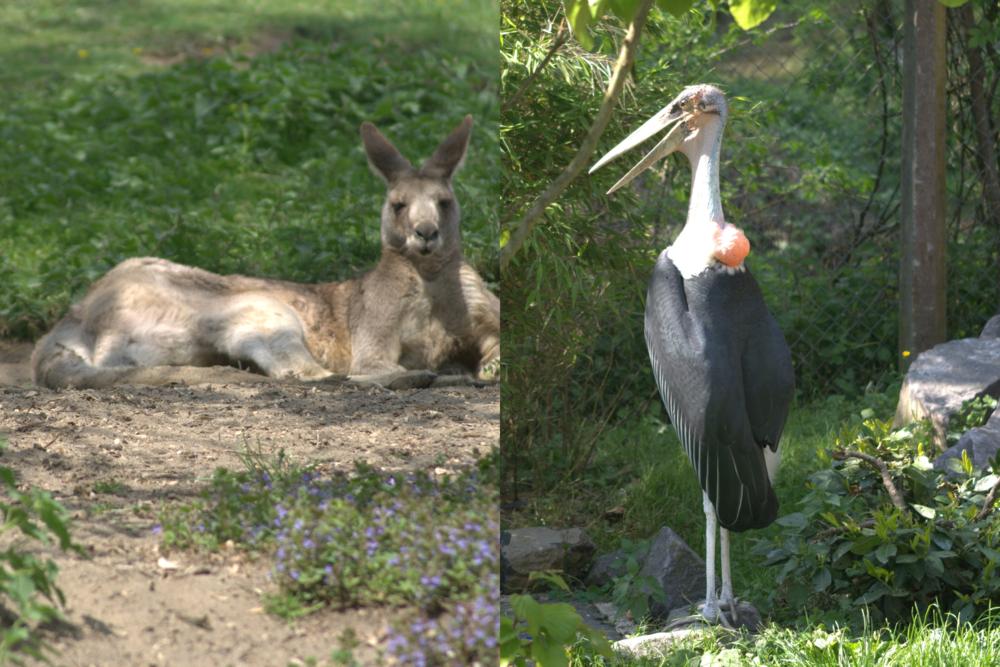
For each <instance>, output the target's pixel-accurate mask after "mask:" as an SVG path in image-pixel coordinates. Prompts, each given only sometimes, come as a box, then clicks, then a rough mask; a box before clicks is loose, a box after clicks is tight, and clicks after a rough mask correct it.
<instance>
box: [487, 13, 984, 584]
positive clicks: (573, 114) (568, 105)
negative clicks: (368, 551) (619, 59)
mask: <svg viewBox="0 0 1000 667" xmlns="http://www.w3.org/2000/svg"><path fill="white" fill-rule="evenodd" d="M778 5H779V8H778V11H777V12H776V13H775V14H774V15H773V16H772V17H771V18H770V19H769V20H768V21H767V22H766V23H764V24H763V25H762V26H761V27H760V28H758V29H756V30H753V31H751V32H742V31H740V30H739V29H737V28H736V27H735V26H734V25H733V24H732V23H731V19H730V18H729V17H728V14H727V13H726V12H725V11H724V10H721V9H720V10H718V11H717V10H716V9H713V6H714V3H709V2H696V3H695V4H694V8H693V10H692V11H691V12H690V13H689V14H687V15H686V16H684V17H682V18H679V19H677V18H673V17H671V16H669V15H667V14H664V13H661V12H658V11H657V10H655V9H654V10H653V13H652V15H651V19H650V23H649V24H648V25H647V30H646V33H645V34H644V36H643V38H642V42H641V44H640V47H639V54H638V57H637V60H636V67H635V71H634V73H633V74H634V76H633V78H632V81H631V85H630V87H629V88H628V89H627V90H626V91H625V94H624V96H623V101H622V103H621V104H620V106H619V109H618V111H617V112H616V114H615V115H614V117H613V119H612V122H611V125H610V126H609V128H608V130H607V131H606V132H605V138H604V140H603V141H602V144H601V146H600V148H599V149H598V154H600V153H603V152H604V151H605V150H607V149H609V148H610V147H611V146H613V145H614V144H615V143H617V141H618V140H620V139H621V138H622V137H623V136H625V135H626V134H627V133H629V132H630V131H631V130H633V129H635V128H636V127H637V126H638V125H639V124H640V123H641V122H642V121H644V120H645V119H647V118H648V117H650V116H651V115H652V114H653V113H655V112H656V111H658V110H659V109H660V108H662V107H663V105H665V104H666V103H667V102H668V101H669V100H670V99H672V98H673V97H674V96H675V95H676V94H677V93H678V92H679V91H680V89H681V88H682V87H683V86H685V85H689V84H693V83H699V82H711V83H716V84H718V85H720V86H721V87H722V88H723V89H724V90H726V92H727V93H728V96H729V100H730V109H731V113H730V120H729V125H728V128H727V131H726V137H725V140H724V143H723V156H722V157H723V165H722V198H723V203H724V207H725V209H726V216H727V219H728V220H729V221H730V222H733V223H735V224H736V225H739V226H741V227H742V228H744V229H745V230H746V232H747V235H748V237H749V238H750V239H751V243H752V244H753V251H752V254H751V256H750V259H749V260H748V262H749V266H750V267H751V269H752V270H753V272H754V274H755V276H756V277H757V279H758V281H759V282H760V284H761V286H762V288H763V290H764V293H765V297H766V299H767V301H768V303H769V304H770V306H771V309H772V310H773V312H774V313H775V315H776V317H777V319H778V321H779V323H780V324H781V327H782V329H783V331H784V333H785V336H786V338H787V339H788V342H789V345H790V346H791V348H792V353H793V358H794V363H795V370H796V377H797V381H798V396H797V401H796V406H795V408H794V409H793V414H792V418H791V421H790V424H789V427H788V429H787V430H786V437H785V440H784V442H783V447H784V451H785V461H784V464H783V465H784V472H783V474H782V476H781V477H780V478H779V482H778V496H779V497H780V498H781V499H782V503H783V505H784V507H785V508H786V510H785V511H794V510H793V509H792V508H794V507H795V506H796V503H797V502H798V500H799V499H801V498H802V495H803V490H804V483H805V481H806V479H807V477H808V475H809V474H810V473H811V472H814V471H815V470H817V469H818V467H819V466H820V465H822V464H821V463H820V462H819V461H818V459H817V456H816V452H817V451H818V450H819V449H821V448H823V447H829V446H832V445H833V441H834V439H835V438H834V434H836V433H837V432H839V430H840V429H841V428H850V427H852V426H851V425H854V426H855V427H856V426H857V425H858V424H859V423H860V416H859V413H860V412H861V411H862V410H865V411H866V414H869V415H870V414H871V411H875V412H876V413H877V414H879V415H882V416H883V417H885V416H891V411H892V408H893V405H894V402H895V391H896V390H897V389H898V381H899V376H898V370H897V369H898V366H899V361H900V355H901V353H902V351H901V350H898V349H897V329H898V318H897V310H898V306H897V281H898V272H899V261H900V260H899V255H898V245H899V243H898V228H899V182H900V171H901V164H900V152H901V149H900V134H901V115H900V114H901V109H900V107H901V98H902V86H901V78H900V77H901V40H902V29H901V20H902V3H901V2H899V3H897V2H890V1H888V0H854V1H852V2H846V3H825V2H814V1H812V0H790V1H788V2H781V3H778ZM965 11H968V12H971V19H972V20H971V22H969V23H964V22H962V21H960V20H959V19H960V18H962V17H964V14H962V13H961V12H965ZM501 12H502V27H501V33H502V48H501V55H502V57H503V59H504V61H503V69H502V75H501V91H502V93H501V95H502V99H503V100H504V106H503V108H502V111H501V123H502V124H501V133H502V143H503V150H504V160H505V169H504V182H503V197H504V201H505V206H504V211H503V212H502V213H501V227H502V229H504V233H505V232H506V227H505V226H506V225H509V224H511V223H513V222H514V221H516V219H517V216H518V214H519V212H521V211H523V210H524V209H525V208H526V206H527V205H528V204H529V203H530V202H531V200H532V199H533V197H534V196H535V194H536V193H538V192H539V191H540V190H541V189H542V188H543V187H544V186H545V185H546V184H547V183H548V182H549V181H550V180H551V179H552V178H553V177H554V176H555V175H556V174H557V173H558V171H559V169H561V168H562V166H563V165H565V164H566V163H567V162H569V160H570V158H571V157H572V155H573V153H574V151H575V149H576V147H577V146H578V145H579V143H580V141H581V139H582V138H583V136H584V134H585V133H586V131H587V128H588V127H589V124H590V119H591V118H592V116H593V114H594V111H595V110H596V108H597V107H598V105H599V103H600V96H601V94H602V92H603V89H604V86H605V83H606V80H607V76H608V73H609V71H610V69H611V65H612V60H613V58H614V56H615V54H616V49H617V46H618V44H619V43H620V41H621V37H622V35H623V33H624V26H621V25H616V24H615V23H614V20H613V19H610V20H609V21H607V22H605V23H604V24H602V25H601V27H600V28H598V29H597V30H596V32H595V38H596V41H597V47H596V48H595V49H594V51H585V50H583V49H581V48H580V47H579V46H578V45H577V44H576V42H575V41H574V40H573V39H572V38H569V39H565V35H564V34H563V31H564V30H565V28H564V27H562V25H563V19H562V15H561V9H560V3H558V2H542V3H534V2H522V1H517V0H504V2H502V3H501ZM949 15H950V17H951V28H950V32H949V37H950V46H949V68H950V71H949V76H950V78H949V84H948V109H949V119H948V160H949V167H950V169H949V183H948V189H949V207H948V230H949V248H948V252H949V276H948V278H949V300H948V308H949V311H948V318H949V331H948V333H949V336H951V337H963V336H974V335H977V334H978V333H979V330H980V328H981V327H982V325H983V324H984V323H985V321H986V320H987V319H988V318H989V317H990V316H991V315H993V314H994V313H995V312H997V305H998V303H1000V294H998V262H997V259H998V256H997V247H998V241H1000V218H998V217H997V213H996V211H997V209H992V212H991V209H990V208H989V202H988V201H987V200H986V199H985V193H986V188H985V185H986V175H987V171H988V170H987V167H988V165H989V162H987V161H986V156H987V154H988V151H986V150H985V149H986V148H987V147H988V146H993V147H995V146H996V143H997V127H996V122H995V120H993V121H992V125H991V126H990V128H989V133H988V136H987V137H986V139H985V141H984V140H983V138H982V137H980V136H977V135H976V133H975V126H974V123H973V116H972V112H971V108H970V104H969V102H968V101H969V99H970V98H971V94H972V93H971V83H972V82H973V81H975V80H977V79H978V80H980V81H981V82H983V85H984V86H985V89H986V91H987V96H986V100H987V104H988V105H989V107H990V115H991V118H993V119H996V118H997V117H1000V96H998V95H997V94H996V91H997V86H998V81H1000V51H998V49H997V48H996V44H997V39H998V36H1000V12H998V10H997V7H996V4H995V3H990V2H985V1H978V2H976V1H973V2H970V3H969V5H968V6H967V7H966V8H963V9H961V10H949ZM564 40H565V41H564ZM563 41H564V43H563V44H562V45H560V46H558V47H557V48H556V49H555V50H554V51H553V50H552V47H553V45H554V44H557V43H560V42H563ZM973 48H975V49H977V50H978V53H979V54H980V58H979V60H978V61H976V62H978V67H975V66H973V61H974V60H975V59H974V58H970V53H971V52H972V51H971V49H973ZM550 52H552V53H553V55H552V57H551V58H550V60H549V61H548V62H547V64H546V65H545V66H544V67H543V68H542V69H540V70H539V65H540V63H542V61H543V60H544V59H545V57H546V55H547V54H549V53H550ZM536 71H537V74H533V73H535V72H536ZM512 99H514V100H516V101H515V102H514V103H508V101H509V100H512ZM993 155H994V161H995V152H994V153H993ZM638 157H639V154H638V153H637V154H636V156H635V160H638ZM595 160H596V156H595ZM683 160H684V158H683V157H682V156H672V157H671V158H669V159H668V160H667V161H666V162H665V163H664V164H663V165H662V166H661V167H660V168H659V169H658V170H651V172H649V173H648V174H647V175H646V176H645V177H644V178H642V179H640V180H639V181H638V182H637V184H636V185H635V187H634V188H631V189H629V190H627V191H623V192H619V193H616V195H615V196H614V197H612V198H607V197H605V196H604V195H603V193H604V191H605V190H606V189H607V188H608V187H609V186H610V185H611V184H612V183H613V182H614V181H615V180H617V179H618V177H619V176H620V175H621V173H623V172H624V171H625V169H627V166H628V165H627V164H625V163H624V162H622V163H621V164H619V163H614V164H613V165H612V167H609V168H605V169H604V170H602V171H601V172H598V174H596V175H595V176H593V177H581V178H579V179H577V180H576V181H575V182H574V183H573V184H572V186H571V187H570V189H569V190H568V191H567V193H566V194H565V195H564V196H563V197H562V198H561V199H560V201H559V202H558V203H557V205H554V206H552V207H550V209H549V210H548V211H547V212H546V216H545V219H544V220H543V222H541V223H540V224H539V225H538V226H537V227H536V228H535V230H534V232H533V234H532V236H531V237H530V238H529V240H528V242H527V243H526V245H525V246H524V247H523V248H522V250H521V252H520V253H519V254H518V255H516V256H515V257H514V259H513V262H512V264H511V266H510V270H509V271H507V272H505V274H504V276H503V282H504V309H503V317H504V341H505V346H506V349H505V355H506V375H505V384H504V387H503V399H502V406H503V407H502V410H503V417H502V419H503V421H502V431H501V432H502V448H501V451H502V456H503V464H504V465H503V481H504V487H503V489H504V490H503V497H504V499H505V501H506V503H507V505H506V507H507V512H506V514H505V517H504V520H505V523H506V525H515V524H524V523H536V522H541V523H550V524H559V523H573V524H575V525H585V526H587V528H588V529H589V530H590V531H591V532H592V533H593V534H594V535H595V536H596V537H597V539H598V542H599V543H600V544H601V545H602V546H604V547H611V546H614V545H615V544H616V541H617V540H618V539H620V537H621V536H622V535H625V536H629V537H645V536H648V535H650V534H651V533H652V532H654V531H655V530H656V529H657V528H658V527H659V526H660V525H662V524H664V523H666V524H669V525H671V526H672V527H673V528H674V529H675V530H677V531H678V532H679V533H681V535H682V536H683V537H684V538H685V540H687V541H688V543H689V544H690V545H691V546H692V547H693V548H695V549H696V550H698V549H699V548H700V547H701V546H702V545H703V536H702V534H701V533H702V531H703V521H704V519H703V515H702V513H701V500H700V491H699V489H698V487H697V483H696V482H695V479H694V475H693V474H692V473H691V470H690V466H689V464H688V463H687V462H686V460H685V459H684V455H683V453H681V451H680V448H679V447H677V445H676V443H675V442H674V435H673V430H672V429H671V428H670V427H669V425H667V424H666V423H665V421H664V415H663V410H662V408H661V407H660V404H659V397H658V396H657V394H656V389H655V385H654V383H653V381H652V375H651V374H650V372H649V370H648V357H647V353H646V350H645V344H644V342H643V339H642V311H643V308H644V298H645V289H646V281H647V279H648V275H649V271H650V269H651V267H652V265H653V261H654V259H655V256H656V255H657V254H658V253H659V252H660V251H661V250H662V249H663V248H664V247H665V246H667V245H668V244H669V243H670V241H671V240H672V239H673V238H674V237H675V236H676V234H677V233H678V232H679V230H680V226H681V224H682V223H683V221H684V219H685V216H686V208H687V198H688V188H689V186H690V176H689V169H688V168H687V165H686V163H685V162H684V161H683ZM630 164H631V163H630ZM615 165H617V166H615ZM993 166H994V168H995V167H996V165H993ZM501 238H503V236H502V237H501ZM744 538H745V536H743V535H740V536H737V541H736V543H735V546H734V553H736V552H737V551H739V552H743V551H745V549H746V546H747V543H745V542H743V540H744ZM741 545H742V546H741ZM735 558H736V562H735V567H736V569H737V575H738V577H739V580H740V581H744V582H745V581H748V580H749V581H750V582H751V586H752V587H753V586H755V587H756V588H757V590H758V591H759V592H766V591H767V588H768V586H770V585H772V582H773V573H767V572H763V571H762V568H760V567H759V563H756V564H754V563H753V561H751V560H748V559H746V558H745V557H743V556H742V555H741V556H735ZM760 597H764V595H761V596H760ZM754 601H755V602H756V601H757V600H756V599H755V600H754Z"/></svg>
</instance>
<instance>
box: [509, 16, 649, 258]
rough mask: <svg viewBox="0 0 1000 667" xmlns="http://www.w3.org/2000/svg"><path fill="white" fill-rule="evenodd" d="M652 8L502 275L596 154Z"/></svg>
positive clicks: (523, 224)
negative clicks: (570, 157)
mask: <svg viewBox="0 0 1000 667" xmlns="http://www.w3.org/2000/svg"><path fill="white" fill-rule="evenodd" d="M652 6H653V0H642V4H641V5H639V8H638V9H637V10H636V13H635V18H633V19H632V23H631V24H629V27H628V32H627V33H626V34H625V41H624V42H622V47H621V50H620V51H619V53H618V60H617V61H616V62H615V69H614V72H613V73H612V74H611V81H609V82H608V88H607V90H606V91H605V92H604V99H603V100H602V101H601V107H600V109H598V111H597V116H596V117H595V118H594V122H593V124H591V126H590V130H589V131H588V132H587V136H586V137H585V138H584V140H583V143H581V144H580V148H579V149H578V150H577V152H576V155H575V156H573V159H572V160H571V161H570V163H569V164H568V165H567V166H566V168H565V169H563V172H562V173H561V174H559V176H558V177H556V180H554V181H552V183H551V184H550V185H549V187H548V188H546V189H545V191H544V192H543V193H542V194H541V196H539V197H538V199H536V200H535V203H534V204H532V205H531V208H530V209H528V212H527V213H525V214H524V217H522V218H521V219H520V220H519V221H518V222H517V225H516V226H515V228H514V231H513V232H512V233H511V235H510V239H509V240H508V241H507V245H505V246H504V247H503V249H502V250H501V251H500V270H501V272H503V271H506V269H507V266H508V265H509V264H510V260H511V258H513V257H514V254H515V253H516V252H517V251H518V250H520V248H521V246H522V245H524V241H525V239H527V238H528V234H530V233H531V230H532V229H533V228H534V227H535V225H536V224H538V221H539V220H541V218H542V214H544V213H545V209H546V208H548V206H549V205H550V204H552V203H553V202H554V201H555V200H556V199H558V198H559V196H560V195H562V193H563V192H565V191H566V188H567V187H569V184H570V183H571V182H572V181H573V179H575V178H576V177H577V176H578V175H579V174H580V172H581V171H583V169H584V167H586V166H587V162H588V161H589V160H590V156H591V155H592V154H593V153H594V149H595V148H597V142H598V140H599V139H600V138H601V135H602V134H603V133H604V129H605V128H606V127H607V126H608V122H609V121H610V120H611V111H612V109H613V108H614V105H615V101H616V100H617V99H618V96H619V95H620V94H621V91H622V87H623V86H624V84H625V78H626V77H627V76H628V73H629V71H630V70H631V69H632V63H633V61H634V60H635V52H636V47H638V45H639V36H640V35H641V34H642V29H643V28H644V27H645V25H646V17H647V16H648V15H649V10H650V8H651V7H652Z"/></svg>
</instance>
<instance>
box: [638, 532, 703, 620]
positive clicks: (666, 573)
mask: <svg viewBox="0 0 1000 667" xmlns="http://www.w3.org/2000/svg"><path fill="white" fill-rule="evenodd" d="M639 576H640V577H650V578H652V580H653V581H655V582H656V584H657V585H658V587H659V588H660V589H661V590H662V591H663V596H653V595H652V591H650V604H649V610H650V612H651V613H652V614H653V615H654V616H660V617H665V616H666V615H667V614H668V613H669V612H670V610H671V609H674V608H676V607H680V606H683V605H685V604H688V603H690V602H694V601H695V600H700V599H702V598H704V596H705V561H704V560H702V559H701V557H700V556H699V555H698V554H696V553H695V552H694V551H693V550H692V549H691V547H689V546H688V545H687V544H686V543H685V542H684V540H682V539H681V538H680V536H678V535H677V533H675V532H674V531H673V530H672V529H671V528H669V527H667V526H664V527H663V528H661V529H660V532H658V533H657V534H656V537H655V538H653V541H652V542H651V543H650V546H649V553H648V554H647V556H646V559H645V561H644V562H643V565H642V570H640V571H639ZM657 597H659V598H660V599H657Z"/></svg>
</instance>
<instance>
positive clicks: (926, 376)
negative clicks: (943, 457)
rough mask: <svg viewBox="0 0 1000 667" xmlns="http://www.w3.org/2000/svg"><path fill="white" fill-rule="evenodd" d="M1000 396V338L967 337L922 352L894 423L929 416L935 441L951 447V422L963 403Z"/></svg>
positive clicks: (908, 376) (902, 392)
mask: <svg viewBox="0 0 1000 667" xmlns="http://www.w3.org/2000/svg"><path fill="white" fill-rule="evenodd" d="M985 394H989V395H991V396H994V397H996V396H1000V338H963V339H961V340H952V341H948V342H947V343H942V344H940V345H936V346H934V347H932V348H931V349H929V350H926V351H924V352H921V353H920V355H919V356H917V358H916V359H915V360H914V361H913V363H912V365H911V366H910V370H909V371H908V372H907V373H906V378H905V379H904V380H903V386H902V388H901V389H900V392H899V404H898V405H897V406H896V419H895V423H894V426H896V427H900V426H905V425H906V424H909V423H910V422H912V421H916V420H919V419H924V418H928V419H930V421H931V425H932V426H933V430H934V444H936V445H937V447H938V448H939V449H940V450H941V451H944V450H945V449H947V448H948V438H947V434H948V422H949V421H950V420H951V418H952V416H954V415H955V414H956V413H957V412H958V410H959V408H961V407H962V403H964V402H965V401H968V400H970V399H973V398H976V397H977V396H983V395H985Z"/></svg>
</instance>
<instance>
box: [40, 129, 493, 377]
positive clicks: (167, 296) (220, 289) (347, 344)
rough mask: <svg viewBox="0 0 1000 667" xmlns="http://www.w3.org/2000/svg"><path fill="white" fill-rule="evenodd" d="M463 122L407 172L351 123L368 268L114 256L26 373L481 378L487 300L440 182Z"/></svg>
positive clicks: (489, 337)
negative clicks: (367, 213)
mask: <svg viewBox="0 0 1000 667" xmlns="http://www.w3.org/2000/svg"><path fill="white" fill-rule="evenodd" d="M471 131H472V117H471V116H466V117H465V119H464V120H463V121H462V122H461V123H460V124H459V125H458V127H457V128H455V129H454V130H453V131H452V132H451V133H450V134H449V135H448V136H447V137H446V138H445V139H444V140H443V141H442V142H441V144H440V145H439V146H438V147H437V149H436V150H435V151H434V154H433V155H432V156H431V157H430V158H428V159H427V160H426V161H425V162H424V163H423V164H422V165H421V166H420V167H419V168H414V167H413V166H412V165H411V164H410V162H409V161H408V160H407V159H406V158H404V157H403V156H402V155H401V154H400V152H399V151H398V150H397V149H396V147H395V146H393V144H392V143H391V142H390V141H389V140H388V139H387V138H386V137H385V136H383V135H382V134H381V133H380V132H379V131H378V129H376V128H375V126H374V125H372V124H371V123H368V122H366V123H363V124H362V125H361V138H362V142H363V144H364V149H365V153H366V154H367V156H368V163H369V165H370V167H371V169H372V171H374V172H375V174H377V175H378V176H380V177H381V178H382V180H383V181H385V183H386V188H387V189H386V197H385V202H384V204H383V205H382V226H381V239H382V252H381V257H380V259H379V262H378V264H377V265H376V266H375V268H374V269H373V270H371V271H370V272H368V273H366V274H364V275H363V276H361V277H359V278H355V279H352V280H347V281H344V282H333V283H320V284H301V283H293V282H285V281H281V280H270V279H263V278H251V277H246V276H240V275H225V276H224V275H218V274H215V273H211V272H209V271H204V270H202V269H198V268H194V267H190V266H184V265H182V264H176V263H174V262H171V261H168V260H165V259H158V258H152V257H142V258H133V259H127V260H125V261H123V262H122V263H120V264H118V265H117V266H115V267H114V268H113V269H111V270H110V271H109V272H108V273H106V274H105V275H104V276H103V277H101V278H100V279H98V280H97V282H95V283H94V284H93V285H92V286H91V287H90V289H89V291H88V292H87V294H86V295H85V296H84V297H83V299H82V300H80V301H79V302H77V303H75V304H74V305H73V306H71V308H70V310H69V312H68V313H67V314H66V315H65V316H64V317H63V318H62V320H60V321H59V322H58V323H57V324H56V325H55V327H54V328H53V329H52V331H50V332H49V333H48V334H46V335H45V336H43V337H42V338H41V339H40V340H39V341H38V343H37V345H36V346H35V349H34V353H33V354H32V359H31V365H32V373H33V377H34V380H35V382H36V383H37V384H39V385H43V386H47V387H52V388H60V387H79V388H83V387H91V388H94V387H106V386H109V385H112V384H115V383H123V382H139V383H154V384H155V383H156V382H155V381H152V380H150V379H149V378H150V372H149V371H154V370H157V369H159V370H163V371H164V375H166V376H167V377H170V376H171V371H172V370H176V369H171V368H169V367H175V366H213V365H220V364H229V365H248V366H251V367H252V368H254V369H255V370H257V371H259V372H260V373H263V374H264V375H267V376H270V377H272V378H286V379H295V380H324V379H336V378H342V377H343V376H344V375H348V376H349V377H351V378H360V379H369V380H370V379H372V378H386V377H389V378H391V377H394V376H395V377H399V375H400V374H405V373H406V372H407V371H421V370H422V371H433V372H442V373H456V372H459V373H462V372H464V373H469V374H473V375H475V376H476V378H477V379H479V380H492V379H495V378H496V375H497V373H498V370H499V363H500V301H499V299H498V298H497V297H496V295H494V294H493V293H492V292H491V291H490V290H489V289H487V287H486V285H485V284H484V283H483V280H482V278H481V277H480V276H479V274H478V273H477V272H476V270H475V269H473V268H472V267H471V266H470V265H469V264H467V263H466V262H465V261H464V259H463V257H462V246H461V232H460V229H459V217H460V215H459V214H460V211H459V206H458V201H456V199H455V193H454V190H453V189H452V184H451V180H452V176H453V175H454V173H455V172H456V171H457V170H458V169H459V167H461V165H462V162H463V161H464V159H465V153H466V149H467V148H468V145H469V136H470V133H471ZM154 367H155V368H154ZM152 375H153V376H155V375H156V374H155V373H153V374H152ZM425 375H430V374H428V373H425ZM431 377H433V376H431Z"/></svg>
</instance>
